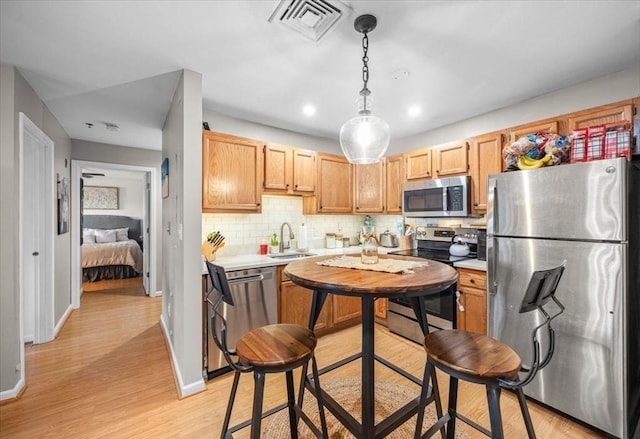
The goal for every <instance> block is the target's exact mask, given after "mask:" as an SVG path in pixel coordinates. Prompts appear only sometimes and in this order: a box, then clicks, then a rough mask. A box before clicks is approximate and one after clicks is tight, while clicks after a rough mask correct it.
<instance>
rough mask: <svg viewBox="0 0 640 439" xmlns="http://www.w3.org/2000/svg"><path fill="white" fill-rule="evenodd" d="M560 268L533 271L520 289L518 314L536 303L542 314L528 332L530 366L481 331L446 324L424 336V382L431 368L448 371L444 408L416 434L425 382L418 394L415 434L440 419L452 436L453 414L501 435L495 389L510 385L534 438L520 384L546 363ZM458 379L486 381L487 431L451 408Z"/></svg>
mask: <svg viewBox="0 0 640 439" xmlns="http://www.w3.org/2000/svg"><path fill="white" fill-rule="evenodd" d="M563 272H564V264H562V265H561V266H559V267H555V268H551V269H549V270H541V271H535V272H534V273H533V275H532V276H531V280H530V281H529V285H528V287H527V289H526V291H525V294H524V298H523V300H522V303H521V305H520V310H519V312H520V313H521V314H522V313H527V312H530V311H533V310H536V309H537V310H538V311H539V312H540V313H541V314H542V316H543V317H544V321H543V322H542V323H541V324H539V325H538V326H537V327H536V328H534V329H533V331H532V334H531V340H532V345H533V359H532V364H531V366H529V367H524V366H522V364H521V361H520V357H519V356H518V354H517V353H516V352H515V351H514V350H513V349H511V348H510V347H509V346H507V345H505V344H504V343H502V342H500V341H498V340H494V339H493V338H490V337H487V336H485V335H479V334H474V333H470V332H466V331H459V330H456V329H451V330H442V331H436V332H432V333H430V334H428V335H427V336H426V337H425V340H424V346H425V349H426V351H427V364H426V367H425V375H424V380H425V381H424V382H426V380H427V378H428V377H429V376H431V374H432V373H433V371H434V368H438V369H440V370H442V371H444V372H445V373H447V374H448V375H449V376H450V381H449V407H448V412H447V413H445V415H444V416H442V417H441V418H440V419H439V420H438V421H437V422H436V424H434V425H433V426H432V427H431V428H430V429H429V430H428V431H427V432H426V433H425V435H423V436H421V431H422V422H423V418H424V407H425V405H426V402H427V388H426V386H425V387H424V388H423V390H422V392H421V396H420V408H419V410H418V419H417V425H416V433H415V438H416V439H418V438H421V437H423V438H424V437H431V436H432V435H433V434H435V432H437V431H438V429H439V428H441V427H442V426H444V425H445V424H446V425H447V439H453V438H454V437H455V428H456V418H458V419H460V420H462V421H463V422H465V423H466V424H468V425H470V426H472V427H474V428H475V429H477V430H479V431H481V432H483V433H484V434H486V435H487V436H490V437H492V438H497V439H502V438H503V437H504V435H503V432H502V416H501V414H500V391H501V389H502V388H506V389H512V390H515V392H516V394H517V396H518V402H519V404H520V410H521V411H522V416H523V418H524V422H525V426H526V428H527V434H528V436H529V438H530V439H534V438H535V432H534V429H533V424H532V422H531V417H530V415H529V410H528V408H527V400H526V399H525V396H524V392H523V390H522V388H523V387H524V386H526V385H527V384H528V383H530V382H531V381H532V380H533V379H534V377H535V375H536V373H537V372H538V371H539V370H540V369H542V368H544V367H545V366H546V365H547V364H549V361H551V357H552V356H553V351H554V349H555V335H554V331H553V328H552V327H551V321H552V320H553V319H555V318H556V317H558V316H559V315H560V314H562V312H563V311H564V306H563V305H562V304H561V303H560V302H559V301H558V299H556V297H555V295H554V294H555V291H556V288H557V286H558V282H559V281H560V278H561V277H562V273H563ZM549 300H553V302H555V304H556V305H557V307H558V309H559V310H558V311H557V312H556V313H555V314H553V315H549V313H547V311H545V309H544V308H543V306H544V305H545V304H546V303H547V302H549ZM543 328H546V329H547V333H548V336H549V347H548V348H547V352H546V353H545V355H544V359H541V358H542V357H541V356H540V343H539V341H538V332H539V331H540V330H542V329H543ZM520 372H523V373H525V375H523V377H522V378H520V376H519V373H520ZM459 379H462V380H465V381H468V382H472V383H478V384H484V385H485V387H486V391H487V400H488V403H489V419H490V423H491V431H489V430H487V429H486V428H484V427H482V426H481V425H479V424H477V423H475V422H473V421H472V420H470V419H469V418H467V417H465V416H463V415H461V414H460V413H458V412H457V411H456V407H457V399H458V380H459Z"/></svg>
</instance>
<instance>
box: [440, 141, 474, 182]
mask: <svg viewBox="0 0 640 439" xmlns="http://www.w3.org/2000/svg"><path fill="white" fill-rule="evenodd" d="M468 149H469V144H468V143H467V142H455V143H448V144H446V145H440V146H437V147H435V148H433V154H434V155H435V157H434V167H435V171H434V175H435V176H436V177H438V178H439V177H446V176H448V175H460V174H466V173H467V171H468V170H469V164H468V163H469V162H468V160H467V151H468Z"/></svg>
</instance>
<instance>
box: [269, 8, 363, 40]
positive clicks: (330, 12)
mask: <svg viewBox="0 0 640 439" xmlns="http://www.w3.org/2000/svg"><path fill="white" fill-rule="evenodd" d="M350 14H351V8H350V7H349V6H347V5H345V4H344V3H342V2H340V1H338V0H281V1H280V3H279V4H278V6H276V9H275V10H274V11H273V13H272V14H271V17H269V22H270V23H280V24H281V25H283V26H285V27H286V28H289V29H291V30H293V31H294V32H296V33H298V34H300V35H302V36H303V37H305V38H308V39H310V40H312V41H315V42H318V41H320V39H321V38H322V37H323V36H324V35H326V34H327V32H328V31H329V30H331V29H333V27H334V26H335V25H336V23H338V21H340V19H342V18H344V17H347V16H348V15H350Z"/></svg>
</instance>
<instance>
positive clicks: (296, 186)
mask: <svg viewBox="0 0 640 439" xmlns="http://www.w3.org/2000/svg"><path fill="white" fill-rule="evenodd" d="M287 186H288V185H287ZM293 188H294V189H298V185H295V186H294V187H293Z"/></svg>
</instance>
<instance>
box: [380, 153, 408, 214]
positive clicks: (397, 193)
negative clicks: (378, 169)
mask: <svg viewBox="0 0 640 439" xmlns="http://www.w3.org/2000/svg"><path fill="white" fill-rule="evenodd" d="M385 167H386V172H385V174H386V186H387V187H386V197H387V200H386V204H387V206H386V207H387V213H402V184H403V183H404V181H405V180H404V159H403V156H402V154H399V155H394V156H390V157H387V160H386V165H385Z"/></svg>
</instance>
